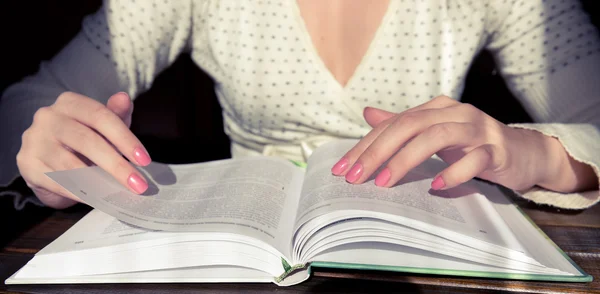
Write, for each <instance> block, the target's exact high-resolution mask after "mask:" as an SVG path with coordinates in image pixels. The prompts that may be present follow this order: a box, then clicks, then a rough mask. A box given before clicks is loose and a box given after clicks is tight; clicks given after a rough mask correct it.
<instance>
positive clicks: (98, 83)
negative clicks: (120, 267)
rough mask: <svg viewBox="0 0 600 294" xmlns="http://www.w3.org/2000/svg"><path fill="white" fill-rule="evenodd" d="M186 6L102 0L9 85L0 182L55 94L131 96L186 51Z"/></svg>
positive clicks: (5, 181)
mask: <svg viewBox="0 0 600 294" xmlns="http://www.w3.org/2000/svg"><path fill="white" fill-rule="evenodd" d="M200 3H203V2H200ZM194 5H196V6H198V5H203V4H199V3H198V2H194ZM191 6H192V1H189V0H188V1H184V0H181V1H180V0H165V1H163V0H160V1H158V0H154V1H152V0H144V1H133V0H131V1H130V0H106V1H105V2H104V3H103V6H102V8H101V9H100V10H99V11H97V12H96V13H95V14H92V15H89V16H87V17H86V18H85V19H84V21H83V24H82V29H81V31H80V32H79V34H78V35H77V36H76V37H75V38H74V39H73V40H72V41H71V42H70V43H69V44H68V45H66V46H65V47H64V48H63V49H62V50H61V51H60V52H59V53H58V54H57V55H56V56H55V57H53V58H52V59H51V60H49V61H47V62H43V63H42V64H41V66H40V69H39V71H38V73H36V74H35V75H34V76H31V77H28V78H26V79H24V80H22V81H21V82H19V83H16V84H14V85H12V86H11V87H9V88H8V89H7V90H6V91H5V92H4V94H3V95H2V97H1V98H0V138H2V144H0V186H7V185H9V184H10V183H11V182H12V181H13V180H14V179H15V178H17V177H18V175H19V173H18V169H17V165H16V160H15V157H16V154H17V152H18V150H19V148H20V144H21V134H22V133H23V132H24V131H25V130H26V129H27V128H28V127H29V126H30V125H31V121H32V119H33V114H34V113H35V112H36V110H37V109H39V108H40V107H42V106H48V105H51V104H52V103H54V101H55V100H56V98H57V97H58V96H59V94H60V93H62V92H65V91H72V92H77V93H80V94H84V95H86V96H89V97H91V98H93V99H96V100H98V101H101V102H103V103H106V101H107V100H108V98H109V97H110V96H111V95H112V94H114V93H116V92H118V91H127V92H128V93H129V95H130V96H131V97H135V96H137V95H138V94H139V93H141V92H143V91H145V90H147V89H148V88H150V86H151V84H152V81H153V80H154V78H155V77H156V76H157V75H158V74H159V73H160V72H161V71H162V70H163V69H165V68H166V67H168V66H169V65H170V64H171V63H172V62H173V61H174V60H175V59H176V58H177V56H178V55H179V54H180V53H181V52H183V51H185V50H189V47H190V45H189V44H190V39H191V32H192V12H193V9H192V7H191ZM196 11H198V10H196Z"/></svg>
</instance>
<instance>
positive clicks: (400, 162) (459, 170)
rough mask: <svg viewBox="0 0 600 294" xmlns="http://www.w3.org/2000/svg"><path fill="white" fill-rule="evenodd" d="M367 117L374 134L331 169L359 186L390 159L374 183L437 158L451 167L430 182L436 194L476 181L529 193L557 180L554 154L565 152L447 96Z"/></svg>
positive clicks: (370, 110) (375, 111)
mask: <svg viewBox="0 0 600 294" xmlns="http://www.w3.org/2000/svg"><path fill="white" fill-rule="evenodd" d="M364 116H365V119H366V120H367V122H368V123H369V124H370V125H371V126H372V127H374V128H373V130H371V132H369V133H368V134H367V135H366V136H365V137H364V138H363V139H362V140H360V141H359V142H358V144H357V145H356V146H354V147H353V148H352V149H351V150H350V151H348V153H346V155H345V156H344V157H343V158H342V159H341V160H340V161H339V162H338V163H337V164H336V165H335V166H334V167H333V168H332V172H333V174H335V175H338V176H341V175H345V177H346V180H347V181H348V182H350V183H354V184H360V183H363V182H364V181H366V180H367V179H368V178H369V177H370V176H371V175H372V174H373V173H374V172H375V171H376V170H377V169H378V168H379V167H380V166H381V165H382V164H384V163H385V162H386V161H387V160H389V162H388V163H387V166H386V167H385V168H384V169H383V170H382V171H381V172H380V173H379V174H378V175H377V177H376V178H375V184H376V185H377V186H383V187H390V186H393V185H394V184H395V183H396V182H398V181H399V180H400V179H402V178H403V177H404V176H405V175H406V174H407V173H408V172H409V171H410V170H411V169H413V168H414V167H416V166H417V165H419V164H421V163H422V162H424V161H425V160H427V159H429V158H430V157H431V156H432V155H434V154H437V155H438V156H439V157H440V158H442V159H443V160H444V161H445V162H447V163H448V164H449V166H448V167H447V168H446V169H444V170H443V171H441V172H440V173H439V174H438V175H437V176H436V177H435V178H434V180H433V182H432V183H431V187H432V188H433V189H435V190H438V189H448V188H452V187H455V186H457V185H459V184H461V183H464V182H466V181H469V180H470V179H472V178H474V177H478V178H481V179H485V180H488V181H491V182H495V183H498V184H501V185H503V186H506V187H508V188H511V189H515V190H525V189H528V188H530V187H532V186H534V185H540V184H543V183H544V182H545V181H548V180H549V179H552V178H554V176H555V175H554V174H552V173H553V172H555V171H553V170H552V168H553V167H554V166H552V165H550V164H549V155H550V154H552V153H556V152H560V150H557V149H556V148H562V145H560V143H559V142H558V141H557V140H556V139H554V138H552V137H547V136H545V135H543V134H541V133H539V132H536V131H530V130H525V129H517V128H511V127H508V126H506V125H504V124H502V123H500V122H499V121H497V120H495V119H493V118H492V117H490V116H489V115H487V114H485V113H484V112H483V111H481V110H479V109H477V108H475V107H474V106H472V105H470V104H465V103H460V102H458V101H455V100H453V99H451V98H448V97H444V96H440V97H437V98H435V99H433V100H431V101H429V102H427V103H425V104H422V105H420V106H418V107H415V108H412V109H409V110H407V111H404V112H402V113H398V114H395V113H390V112H386V111H383V110H379V109H375V108H366V109H365V113H364ZM550 158H551V157H550Z"/></svg>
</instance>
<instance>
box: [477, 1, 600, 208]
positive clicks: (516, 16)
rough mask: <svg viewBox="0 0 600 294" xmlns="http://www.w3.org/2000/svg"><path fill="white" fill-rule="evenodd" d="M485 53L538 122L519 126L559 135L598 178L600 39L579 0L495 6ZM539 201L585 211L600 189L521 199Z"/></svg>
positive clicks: (533, 193) (537, 192)
mask: <svg viewBox="0 0 600 294" xmlns="http://www.w3.org/2000/svg"><path fill="white" fill-rule="evenodd" d="M490 3H491V5H490V9H491V10H490V12H489V19H488V23H487V26H488V31H489V36H490V38H489V42H488V46H487V48H488V49H489V50H490V51H491V52H492V53H493V54H494V56H495V59H496V62H497V64H498V66H499V69H500V73H501V74H502V76H503V77H504V79H505V80H506V82H507V84H508V86H509V88H510V89H511V91H512V92H513V93H514V95H515V96H516V97H517V98H518V99H519V100H520V102H521V103H522V105H523V106H524V108H525V109H526V110H527V111H528V112H529V114H530V115H531V117H532V118H533V119H534V121H535V123H532V124H514V125H511V126H513V127H516V128H526V129H531V130H536V131H539V132H541V133H543V134H545V135H547V136H552V137H556V138H557V139H558V140H559V141H560V142H561V143H562V145H563V146H564V148H565V150H566V151H567V152H568V154H569V155H570V156H571V157H572V158H574V159H575V160H577V161H579V162H583V163H585V164H588V165H590V166H591V167H592V168H593V170H594V172H595V173H596V176H597V177H599V178H600V168H599V167H600V157H599V155H600V80H599V77H600V41H599V38H598V31H597V30H596V28H595V27H594V26H593V25H592V24H591V22H590V20H589V18H588V16H587V15H586V14H585V12H584V11H583V9H582V7H581V4H580V3H579V1H578V0H521V1H503V0H491V2H490ZM521 196H523V197H524V198H527V199H530V200H533V201H535V202H537V203H543V204H549V205H553V206H558V207H562V208H571V209H581V208H586V207H589V206H591V205H593V204H595V203H597V202H598V201H599V200H600V193H599V191H598V189H596V190H594V191H587V192H582V193H570V194H564V193H557V192H553V191H549V190H545V189H542V188H539V187H535V188H533V189H531V190H529V191H526V192H524V193H522V194H521Z"/></svg>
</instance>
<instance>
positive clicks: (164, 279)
mask: <svg viewBox="0 0 600 294" xmlns="http://www.w3.org/2000/svg"><path fill="white" fill-rule="evenodd" d="M259 282H263V283H268V282H273V276H271V275H270V274H267V273H265V272H261V271H258V270H255V269H250V268H244V267H234V266H207V267H190V268H177V269H168V270H156V271H142V272H133V273H118V274H107V275H90V276H76V277H64V276H61V275H60V273H56V275H54V276H51V277H48V278H27V277H21V276H20V275H19V272H17V273H15V274H14V275H13V276H12V277H10V278H8V279H7V280H6V284H81V283H259Z"/></svg>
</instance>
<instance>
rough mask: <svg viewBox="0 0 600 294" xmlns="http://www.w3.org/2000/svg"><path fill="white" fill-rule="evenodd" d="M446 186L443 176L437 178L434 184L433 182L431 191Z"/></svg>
mask: <svg viewBox="0 0 600 294" xmlns="http://www.w3.org/2000/svg"><path fill="white" fill-rule="evenodd" d="M445 186H446V184H445V183H444V179H442V177H441V176H437V177H436V178H435V179H434V180H433V182H431V189H433V190H439V189H442V188H444V187H445Z"/></svg>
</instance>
